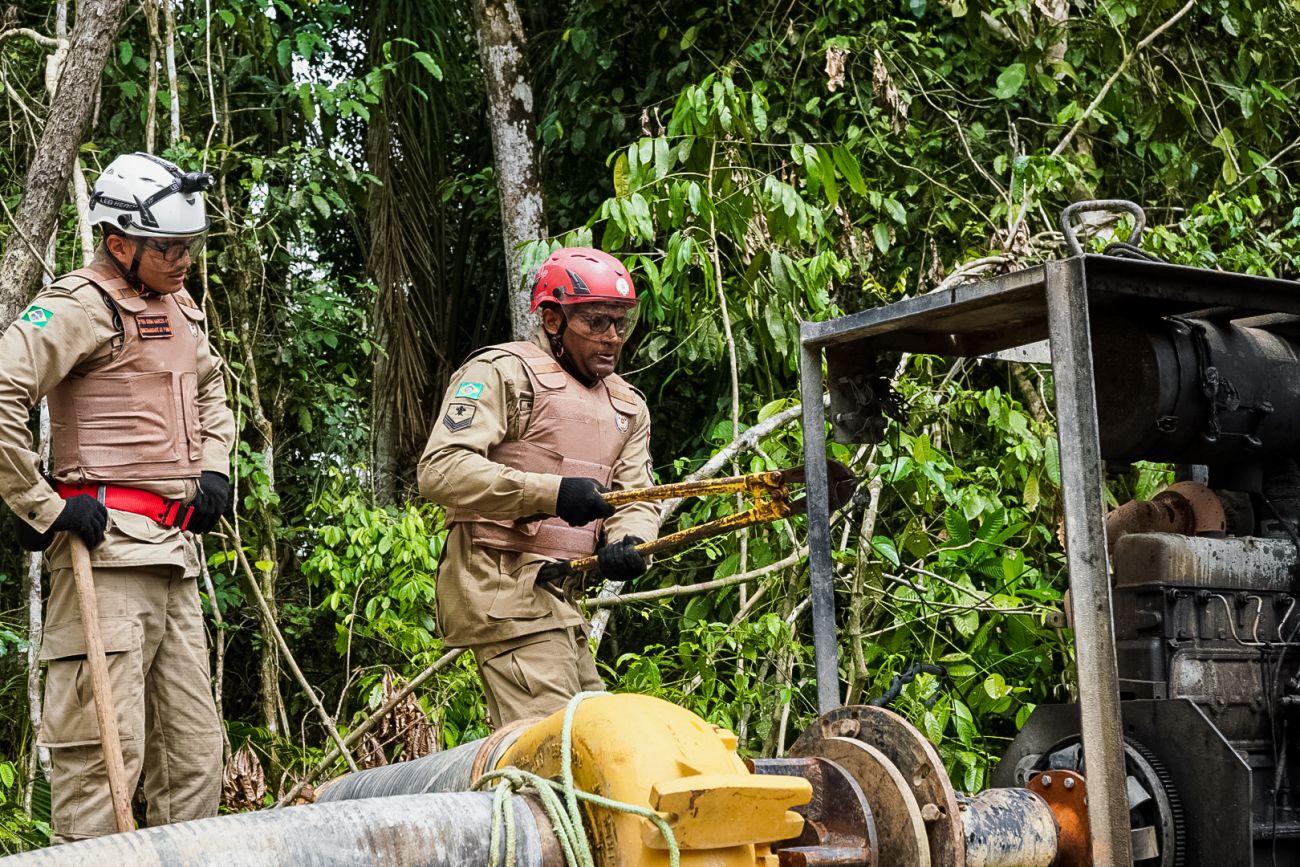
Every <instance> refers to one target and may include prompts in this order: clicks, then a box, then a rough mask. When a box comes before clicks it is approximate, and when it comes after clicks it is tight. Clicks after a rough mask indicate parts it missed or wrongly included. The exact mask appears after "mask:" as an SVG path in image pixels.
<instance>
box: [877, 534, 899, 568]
mask: <svg viewBox="0 0 1300 867" xmlns="http://www.w3.org/2000/svg"><path fill="white" fill-rule="evenodd" d="M871 550H873V551H875V552H876V553H877V554H878V555H880V556H881V557H883V558H885V559H886V560H888V561H889V562H890V563H892V564H894V565H895V566H897V565H899V559H898V549H897V548H895V547H894V540H893V539H890V538H889V537H888V536H873V537H872V539H871Z"/></svg>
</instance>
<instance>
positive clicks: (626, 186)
mask: <svg viewBox="0 0 1300 867" xmlns="http://www.w3.org/2000/svg"><path fill="white" fill-rule="evenodd" d="M631 192H632V181H631V179H630V178H629V176H628V168H627V153H626V152H625V151H623V152H620V153H619V155H618V159H616V160H614V195H615V196H618V197H619V198H620V199H621V198H625V197H626V196H628V195H629V194H631Z"/></svg>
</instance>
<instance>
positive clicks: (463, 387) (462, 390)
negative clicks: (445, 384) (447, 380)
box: [456, 382, 483, 400]
mask: <svg viewBox="0 0 1300 867" xmlns="http://www.w3.org/2000/svg"><path fill="white" fill-rule="evenodd" d="M482 396H483V383H481V382H462V383H461V384H460V385H459V386H458V387H457V388H456V397H467V398H469V399H470V400H478V399H479V398H480V397H482Z"/></svg>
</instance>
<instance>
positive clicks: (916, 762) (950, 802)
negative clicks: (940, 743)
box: [791, 705, 966, 867]
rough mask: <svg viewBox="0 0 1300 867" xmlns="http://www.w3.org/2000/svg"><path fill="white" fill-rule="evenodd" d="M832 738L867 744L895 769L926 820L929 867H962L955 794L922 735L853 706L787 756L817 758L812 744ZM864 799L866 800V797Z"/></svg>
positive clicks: (827, 717)
mask: <svg viewBox="0 0 1300 867" xmlns="http://www.w3.org/2000/svg"><path fill="white" fill-rule="evenodd" d="M834 737H847V738H852V739H854V740H858V741H861V742H863V743H866V744H870V745H871V746H873V747H875V748H876V749H878V750H879V751H880V752H881V753H882V754H883V755H884V756H885V758H887V759H888V760H889V761H890V762H891V763H892V764H893V765H894V766H895V767H896V768H898V770H899V772H900V773H901V774H902V776H903V779H904V781H905V782H906V783H907V787H908V789H909V790H910V792H911V794H912V796H913V797H914V798H915V799H916V802H917V804H919V805H920V808H921V814H922V817H923V818H926V819H928V821H926V837H927V838H928V840H929V844H930V862H931V863H932V864H934V865H935V867H940V865H943V867H964V865H965V847H966V840H965V832H964V831H963V830H962V827H961V819H960V817H959V816H958V815H957V798H956V794H955V793H954V792H953V788H952V783H951V782H950V781H949V780H948V773H947V771H945V770H944V767H943V761H942V760H941V759H940V758H939V753H938V752H937V751H936V750H935V748H934V745H933V744H931V743H930V741H929V740H927V739H926V737H925V735H923V734H921V733H920V732H919V731H917V730H916V728H915V727H913V726H912V724H911V723H909V722H907V720H905V719H903V718H902V717H901V716H899V715H898V714H896V713H894V712H893V711H889V710H886V709H885V708H880V707H871V706H870V705H853V706H851V707H840V708H836V709H835V710H833V711H831V712H830V713H827V714H823V715H822V717H821V719H819V720H818V721H817V722H816V723H815V724H814V725H813V726H811V727H810V728H809V729H808V730H807V731H805V732H804V733H803V734H802V735H800V736H799V739H798V741H796V742H795V745H794V747H793V748H792V750H791V752H792V753H794V754H797V755H818V751H817V747H818V743H819V742H820V741H823V740H825V739H827V738H834ZM867 797H868V799H870V798H871V795H870V793H868V796H867ZM927 805H930V807H929V809H927Z"/></svg>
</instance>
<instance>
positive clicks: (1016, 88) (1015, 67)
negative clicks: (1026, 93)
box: [993, 63, 1025, 99]
mask: <svg viewBox="0 0 1300 867" xmlns="http://www.w3.org/2000/svg"><path fill="white" fill-rule="evenodd" d="M1024 83H1025V65H1024V64H1023V63H1013V64H1011V65H1010V66H1008V67H1007V68H1006V69H1004V70H1002V74H1001V75H999V76H998V85H997V87H996V88H995V89H994V91H993V95H994V96H996V97H997V98H998V99H1010V98H1011V97H1013V96H1015V95H1016V94H1017V93H1019V92H1020V86H1021V85H1022V84H1024Z"/></svg>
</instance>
